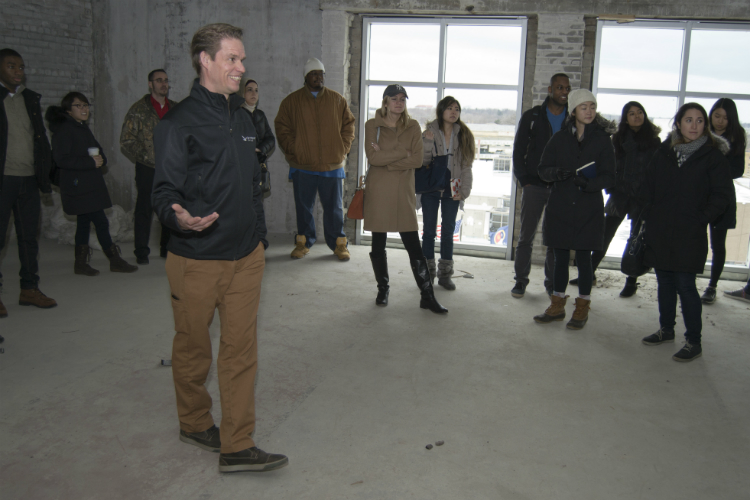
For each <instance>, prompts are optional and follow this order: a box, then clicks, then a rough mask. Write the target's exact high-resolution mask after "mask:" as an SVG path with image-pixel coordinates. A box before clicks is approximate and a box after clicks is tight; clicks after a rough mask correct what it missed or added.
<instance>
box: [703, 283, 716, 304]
mask: <svg viewBox="0 0 750 500" xmlns="http://www.w3.org/2000/svg"><path fill="white" fill-rule="evenodd" d="M701 302H703V303H704V304H709V305H710V304H713V303H714V302H716V287H715V286H708V287H706V291H704V292H703V295H702V296H701Z"/></svg>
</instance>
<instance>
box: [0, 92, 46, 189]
mask: <svg viewBox="0 0 750 500" xmlns="http://www.w3.org/2000/svg"><path fill="white" fill-rule="evenodd" d="M21 94H22V95H23V100H24V103H25V104H26V111H27V112H28V113H29V119H30V120H31V126H32V127H33V128H34V176H35V177H36V182H37V184H38V185H39V190H40V191H41V192H42V193H51V192H52V185H51V184H50V181H49V170H50V167H51V166H52V151H50V147H49V141H48V140H47V131H46V130H45V129H44V120H43V119H42V107H41V106H40V104H39V102H40V101H41V99H42V96H41V95H40V94H37V93H36V92H34V91H31V90H29V89H23V91H22V92H21ZM6 97H8V89H7V88H5V86H4V85H0V189H2V187H3V175H4V172H5V155H6V153H7V152H8V116H7V115H6V114H5V104H4V103H3V101H5V98H6Z"/></svg>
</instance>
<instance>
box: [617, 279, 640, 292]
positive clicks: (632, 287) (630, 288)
mask: <svg viewBox="0 0 750 500" xmlns="http://www.w3.org/2000/svg"><path fill="white" fill-rule="evenodd" d="M637 279H638V278H633V277H632V276H628V279H627V280H626V281H625V287H624V288H623V289H622V292H620V297H632V296H633V295H635V292H637V291H638V283H636V281H635V280H637Z"/></svg>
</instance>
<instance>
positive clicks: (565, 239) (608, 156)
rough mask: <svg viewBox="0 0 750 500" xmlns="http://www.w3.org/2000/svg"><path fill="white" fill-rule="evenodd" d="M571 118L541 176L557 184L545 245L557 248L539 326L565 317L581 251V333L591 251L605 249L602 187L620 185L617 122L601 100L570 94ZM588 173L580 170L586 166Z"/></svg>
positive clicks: (576, 321)
mask: <svg viewBox="0 0 750 500" xmlns="http://www.w3.org/2000/svg"><path fill="white" fill-rule="evenodd" d="M568 109H569V110H570V115H569V116H568V118H566V120H565V122H564V123H563V126H562V128H561V129H560V131H559V132H557V133H556V134H555V135H553V136H552V138H551V139H550V140H549V142H548V143H547V146H546V147H545V148H544V152H543V153H542V160H541V162H540V163H539V176H540V177H541V178H542V180H543V181H545V182H554V183H555V184H554V186H553V187H552V192H551V193H550V196H549V201H548V202H547V208H546V209H545V211H544V223H543V230H544V234H543V242H544V244H545V245H546V246H548V247H552V248H554V255H555V264H554V272H553V279H552V288H553V293H552V295H550V300H551V304H550V306H549V308H547V310H546V311H545V312H544V314H540V315H538V316H534V321H536V322H537V323H550V322H552V321H562V320H563V319H564V318H565V303H566V301H567V296H566V295H565V289H566V288H567V285H568V263H569V261H570V251H571V250H575V251H576V264H577V266H578V281H579V282H578V293H579V296H578V298H576V308H575V311H574V312H573V317H572V318H571V320H570V321H569V322H568V324H567V327H568V328H569V329H571V330H580V329H581V328H583V326H584V325H585V324H586V321H588V312H589V307H590V305H591V287H592V283H593V269H592V267H591V252H592V251H594V250H602V242H603V241H604V197H603V196H602V189H607V188H610V187H612V186H613V185H614V183H615V152H614V149H613V148H612V140H611V139H610V134H612V133H613V132H614V131H615V127H614V123H612V122H609V121H608V120H606V119H605V118H604V117H602V116H601V115H600V114H598V113H597V112H596V97H594V94H592V93H591V92H589V91H588V90H586V89H578V90H574V91H573V92H571V93H570V94H569V95H568ZM585 166H587V167H586V169H585V170H582V171H579V169H581V168H582V167H585Z"/></svg>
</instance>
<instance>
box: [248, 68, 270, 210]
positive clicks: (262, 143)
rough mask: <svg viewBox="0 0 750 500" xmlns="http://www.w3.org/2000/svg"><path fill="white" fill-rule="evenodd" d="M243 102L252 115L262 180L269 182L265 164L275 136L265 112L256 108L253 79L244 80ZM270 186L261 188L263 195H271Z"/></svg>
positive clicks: (256, 100) (257, 98)
mask: <svg viewBox="0 0 750 500" xmlns="http://www.w3.org/2000/svg"><path fill="white" fill-rule="evenodd" d="M242 97H244V98H245V102H244V103H243V104H242V107H243V108H244V109H245V111H247V112H248V113H250V116H252V117H253V125H255V132H256V133H257V135H258V147H256V148H255V152H256V153H257V154H258V163H260V167H261V169H263V176H262V178H261V180H262V182H270V179H269V175H268V167H267V166H266V160H268V157H269V156H271V155H272V154H273V150H274V148H275V147H276V138H275V137H274V136H273V132H271V127H270V126H269V125H268V120H267V119H266V114H265V113H264V112H263V111H261V110H259V109H258V100H259V96H258V82H256V81H255V80H248V81H247V82H245V87H244V94H243V96H242ZM270 189H271V188H270V186H268V188H265V187H264V189H263V193H264V197H265V198H267V197H269V196H271V191H270Z"/></svg>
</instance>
